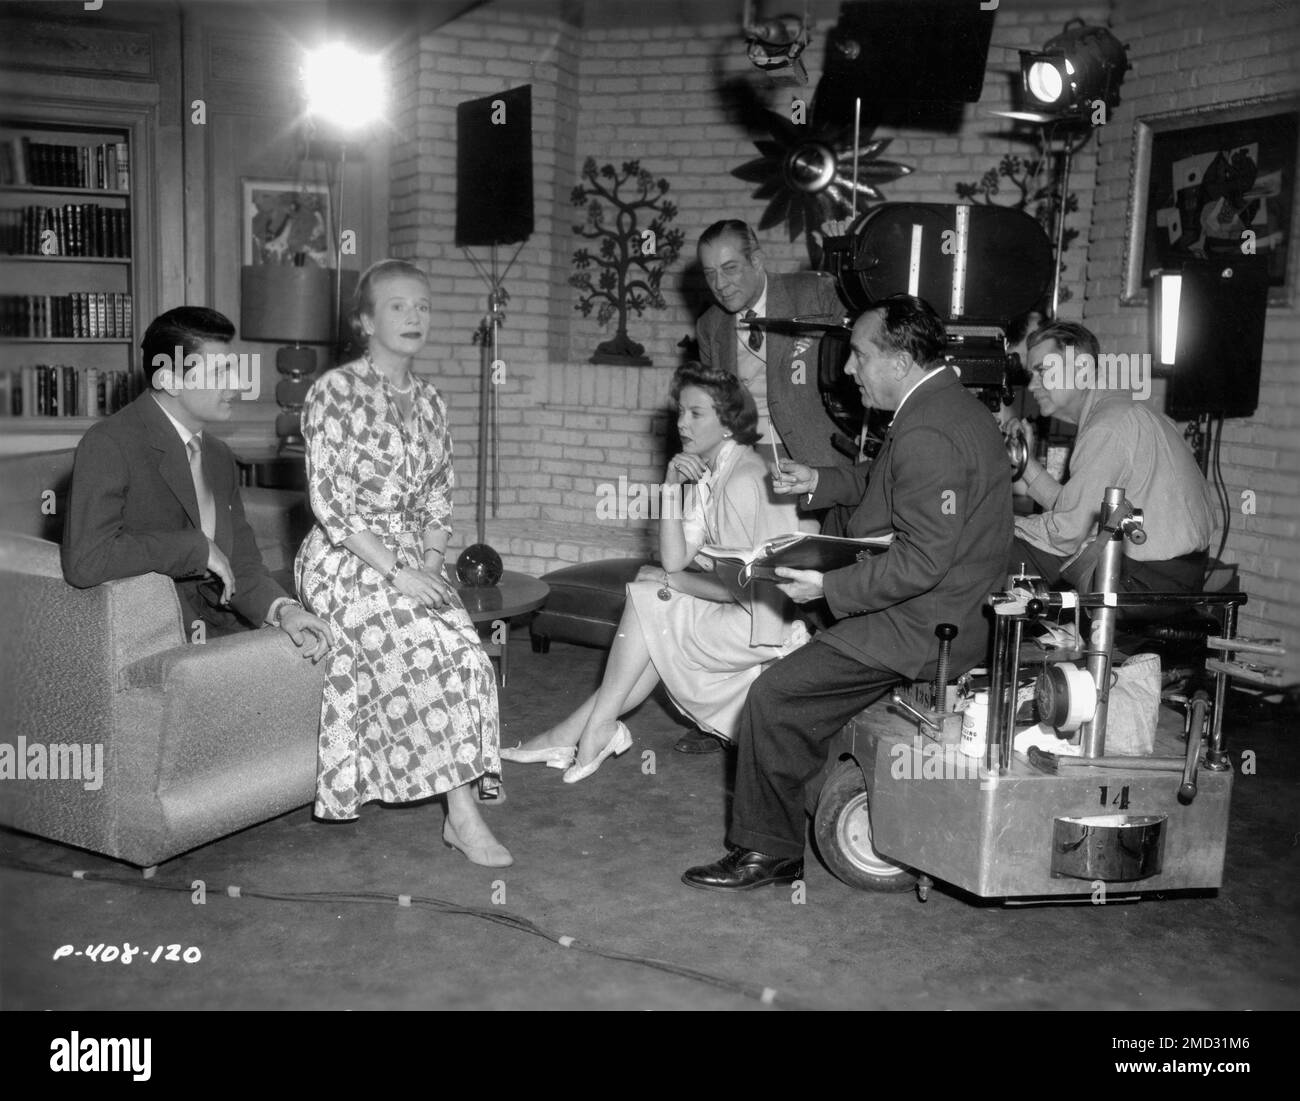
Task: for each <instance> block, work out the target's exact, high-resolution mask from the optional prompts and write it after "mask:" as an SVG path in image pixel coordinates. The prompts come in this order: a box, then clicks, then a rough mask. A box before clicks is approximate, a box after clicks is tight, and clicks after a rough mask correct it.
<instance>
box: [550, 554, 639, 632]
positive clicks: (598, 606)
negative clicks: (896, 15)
mask: <svg viewBox="0 0 1300 1101" xmlns="http://www.w3.org/2000/svg"><path fill="white" fill-rule="evenodd" d="M651 564H652V562H651V560H650V559H649V558H604V559H601V561H599V562H583V563H581V564H579V565H577V566H565V567H564V569H562V570H554V571H553V572H551V573H548V574H546V575H545V576H544V577H543V578H542V580H543V581H545V582H546V584H547V585H549V586H550V589H551V594H550V596H548V597H547V598H546V606H545V607H544V608H543V609H542V610H541V611H540V612H538V613H537V615H535V616H534V617H533V621H532V623H531V624H530V625H529V628H528V633H529V635H530V636H531V637H532V643H533V652H534V653H542V654H544V653H546V652H547V650H549V649H550V646H551V640H552V639H556V640H558V641H560V642H577V643H580V644H581V645H583V646H601V647H605V648H608V647H609V646H610V645H611V644H612V643H613V641H614V632H615V629H616V628H617V627H618V621H619V620H620V619H621V618H622V617H623V604H624V602H625V601H626V598H627V593H626V592H625V591H624V590H625V587H626V585H627V583H628V582H629V581H635V580H636V575H637V571H638V570H639V569H640V568H641V567H642V566H647V565H651Z"/></svg>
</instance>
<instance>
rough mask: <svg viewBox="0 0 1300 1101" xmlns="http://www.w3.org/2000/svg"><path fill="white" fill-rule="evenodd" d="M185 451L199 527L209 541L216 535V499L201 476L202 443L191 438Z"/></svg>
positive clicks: (196, 438) (202, 475) (204, 478)
mask: <svg viewBox="0 0 1300 1101" xmlns="http://www.w3.org/2000/svg"><path fill="white" fill-rule="evenodd" d="M185 450H186V451H188V452H189V453H190V476H191V477H192V478H193V479H194V495H195V496H196V497H197V498H198V499H199V525H200V527H202V528H203V534H204V535H206V536H207V537H208V538H209V539H214V538H216V534H217V499H216V498H215V497H213V496H212V487H211V486H209V485H208V479H207V478H206V477H205V476H204V474H203V441H202V440H201V439H200V438H199V437H198V436H191V437H190V439H189V443H187V444H186V445H185Z"/></svg>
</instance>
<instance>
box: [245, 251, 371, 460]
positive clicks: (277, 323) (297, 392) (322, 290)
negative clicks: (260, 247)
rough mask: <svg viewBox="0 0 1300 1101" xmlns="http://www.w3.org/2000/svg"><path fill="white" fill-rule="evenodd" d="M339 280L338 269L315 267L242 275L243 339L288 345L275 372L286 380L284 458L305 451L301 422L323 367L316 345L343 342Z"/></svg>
mask: <svg viewBox="0 0 1300 1101" xmlns="http://www.w3.org/2000/svg"><path fill="white" fill-rule="evenodd" d="M343 274H344V275H345V276H347V275H351V276H352V279H351V280H350V282H352V283H353V285H355V280H356V273H355V272H344V273H343ZM335 278H336V273H335V272H334V271H333V270H331V269H328V268H322V267H317V266H316V265H314V264H305V265H303V266H302V267H295V266H293V265H291V264H251V265H247V266H245V267H244V268H242V269H241V271H240V277H239V335H240V339H242V340H246V341H247V340H259V341H266V342H267V343H272V344H281V345H284V346H283V347H281V348H279V349H278V350H277V351H276V353H275V369H276V370H277V371H278V372H279V373H280V375H281V376H282V377H281V379H280V381H279V382H278V383H276V387H275V400H276V403H277V404H278V405H279V406H280V413H279V414H278V415H277V416H276V418H275V434H276V437H277V438H278V439H279V441H280V447H279V453H280V454H281V455H293V454H302V452H303V449H304V445H303V438H302V430H301V426H300V423H299V422H300V418H301V415H302V406H303V400H304V399H305V398H306V396H307V391H308V389H309V388H310V387H311V384H312V381H313V376H314V375H315V373H316V369H317V366H318V362H317V351H316V348H315V347H313V346H312V345H317V344H323V345H327V346H328V345H331V344H333V343H334V342H335V340H336V339H337V338H338V328H337V325H336V323H335V319H334V315H335V309H334V302H335V293H336V288H335ZM345 301H346V299H345Z"/></svg>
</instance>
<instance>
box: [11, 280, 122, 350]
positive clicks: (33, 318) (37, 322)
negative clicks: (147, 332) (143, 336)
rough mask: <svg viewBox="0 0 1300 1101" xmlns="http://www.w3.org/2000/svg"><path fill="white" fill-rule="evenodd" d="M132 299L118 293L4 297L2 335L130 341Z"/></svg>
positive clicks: (92, 292) (76, 292) (102, 292)
mask: <svg viewBox="0 0 1300 1101" xmlns="http://www.w3.org/2000/svg"><path fill="white" fill-rule="evenodd" d="M133 323H134V321H133V317H132V310H131V296H130V295H129V294H120V293H118V292H116V291H74V292H73V293H72V294H3V295H0V336H18V337H35V338H37V339H39V338H42V337H44V338H47V339H48V338H51V337H73V338H77V339H83V338H84V339H88V340H114V339H121V338H130V337H131V335H132V325H133Z"/></svg>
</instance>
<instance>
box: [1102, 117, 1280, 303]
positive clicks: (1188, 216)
mask: <svg viewBox="0 0 1300 1101" xmlns="http://www.w3.org/2000/svg"><path fill="white" fill-rule="evenodd" d="M1298 138H1300V96H1274V97H1269V98H1261V99H1248V100H1241V101H1239V102H1237V103H1230V104H1225V105H1221V106H1214V107H1202V108H1196V109H1194V110H1190V111H1172V112H1169V113H1167V114H1161V115H1149V116H1147V117H1145V118H1140V119H1138V121H1137V125H1136V126H1135V127H1134V133H1133V154H1132V161H1131V165H1130V177H1131V179H1130V183H1131V189H1130V191H1129V207H1128V233H1127V238H1126V242H1125V250H1124V290H1123V294H1122V296H1121V301H1122V302H1123V303H1124V304H1125V305H1138V304H1141V303H1145V302H1146V301H1147V292H1148V288H1149V287H1150V285H1151V272H1152V271H1153V270H1157V269H1160V268H1176V267H1178V266H1179V265H1180V264H1181V263H1183V262H1184V261H1186V260H1223V261H1225V262H1226V261H1230V260H1237V259H1246V258H1253V259H1251V261H1250V262H1254V263H1259V264H1262V265H1264V266H1265V269H1266V270H1267V272H1268V281H1269V302H1270V303H1271V304H1277V305H1285V304H1288V303H1289V302H1290V301H1291V295H1292V290H1293V284H1294V276H1293V272H1292V268H1293V266H1294V265H1293V263H1292V261H1293V259H1294V254H1295V252H1296V249H1295V245H1294V242H1293V240H1292V237H1293V235H1294V228H1295V226H1294V221H1295V200H1296V170H1297V149H1298V147H1300V141H1298Z"/></svg>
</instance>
